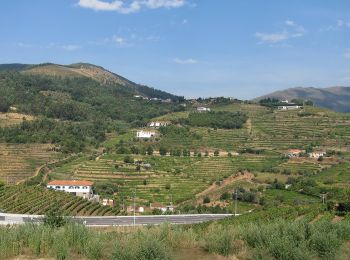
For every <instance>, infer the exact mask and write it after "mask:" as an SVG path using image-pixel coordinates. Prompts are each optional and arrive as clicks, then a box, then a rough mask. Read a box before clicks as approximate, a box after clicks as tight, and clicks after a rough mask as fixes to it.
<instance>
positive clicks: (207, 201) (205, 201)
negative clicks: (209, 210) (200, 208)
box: [203, 196, 210, 204]
mask: <svg viewBox="0 0 350 260" xmlns="http://www.w3.org/2000/svg"><path fill="white" fill-rule="evenodd" d="M203 203H204V204H208V203H210V198H209V197H208V196H206V197H204V199H203Z"/></svg>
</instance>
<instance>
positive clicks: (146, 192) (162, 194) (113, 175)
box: [50, 154, 281, 203]
mask: <svg viewBox="0 0 350 260" xmlns="http://www.w3.org/2000/svg"><path fill="white" fill-rule="evenodd" d="M123 159H124V155H115V154H109V155H105V156H103V157H101V158H100V159H98V160H88V159H87V158H85V159H84V158H80V159H78V160H76V161H73V162H71V163H70V164H69V165H65V166H63V167H61V168H57V169H55V170H54V172H53V173H52V174H51V175H50V176H51V178H55V179H57V178H67V176H69V178H75V179H84V180H91V181H94V182H109V183H114V184H115V185H117V186H118V191H119V192H118V195H117V196H118V197H119V198H124V199H125V200H127V201H128V200H129V201H131V199H132V197H133V192H134V189H136V196H137V198H138V200H139V201H140V202H144V203H145V202H147V203H148V202H162V203H169V202H171V200H172V201H173V202H174V203H179V202H181V201H184V200H188V199H193V198H194V196H195V194H197V193H199V192H201V191H203V190H204V189H206V188H207V187H208V186H210V185H211V184H212V183H214V182H216V181H220V180H223V179H225V178H227V177H229V176H231V175H234V174H236V173H238V172H239V171H244V170H248V171H261V170H263V169H265V168H271V167H274V166H277V165H278V164H279V163H280V162H281V161H280V158H279V157H278V156H269V157H268V156H263V155H242V156H239V157H238V156H237V157H236V156H234V157H204V156H203V157H201V158H198V157H174V156H165V157H161V156H141V155H135V156H134V159H135V160H140V161H143V162H144V163H149V164H150V165H151V168H150V169H145V168H143V167H141V170H140V171H138V170H137V168H136V165H134V164H130V163H124V162H123Z"/></svg>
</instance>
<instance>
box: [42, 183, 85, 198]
mask: <svg viewBox="0 0 350 260" xmlns="http://www.w3.org/2000/svg"><path fill="white" fill-rule="evenodd" d="M47 188H49V189H54V190H57V191H64V192H68V193H75V194H76V195H78V196H81V197H85V198H90V197H91V196H92V186H77V185H74V186H69V185H47ZM84 195H86V196H84Z"/></svg>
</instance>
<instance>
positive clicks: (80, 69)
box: [0, 62, 182, 100]
mask: <svg viewBox="0 0 350 260" xmlns="http://www.w3.org/2000/svg"><path fill="white" fill-rule="evenodd" d="M0 71H17V72H21V73H23V74H31V75H41V76H43V75H46V76H57V77H71V78H74V77H86V78H90V79H93V80H95V81H98V82H100V83H102V84H118V85H120V86H124V87H126V88H127V89H129V90H132V91H134V92H135V94H140V95H143V96H146V97H150V98H160V99H172V100H179V99H182V97H179V96H176V95H173V94H170V93H167V92H165V91H162V90H158V89H154V88H152V87H148V86H145V85H141V84H137V83H135V82H133V81H131V80H128V79H126V78H124V77H122V76H120V75H118V74H116V73H113V72H111V71H109V70H106V69H105V68H103V67H101V66H97V65H94V64H90V63H82V62H80V63H73V64H70V65H60V64H55V63H42V64H36V65H35V64H20V63H13V64H0Z"/></svg>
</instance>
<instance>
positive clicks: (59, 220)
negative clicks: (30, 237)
mask: <svg viewBox="0 0 350 260" xmlns="http://www.w3.org/2000/svg"><path fill="white" fill-rule="evenodd" d="M43 222H44V225H46V226H49V227H52V228H59V227H62V226H64V225H65V224H66V220H65V218H64V217H63V216H62V215H61V213H60V212H58V211H57V210H53V211H50V212H49V213H48V214H47V215H46V216H45V217H44V219H43Z"/></svg>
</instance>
